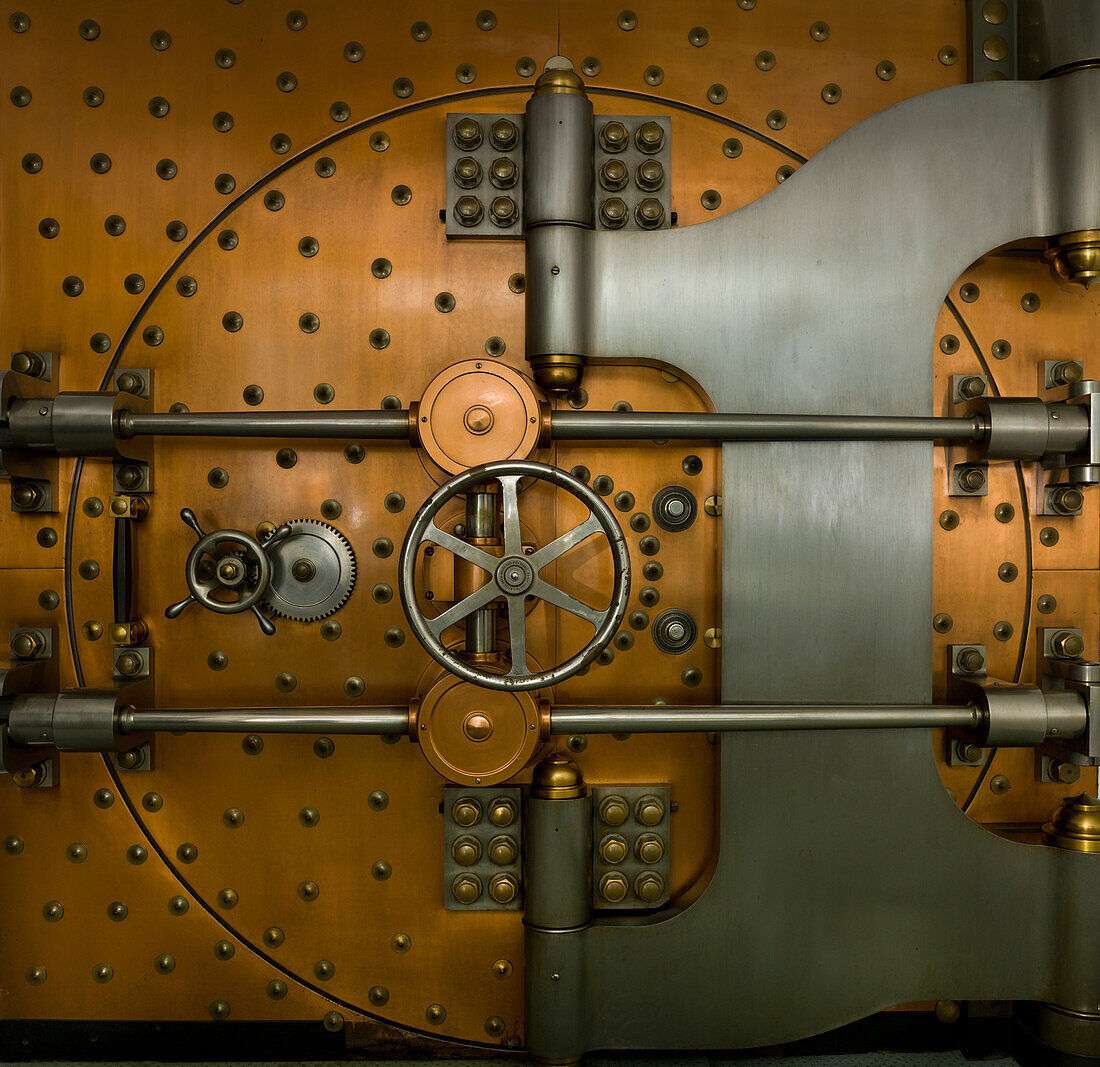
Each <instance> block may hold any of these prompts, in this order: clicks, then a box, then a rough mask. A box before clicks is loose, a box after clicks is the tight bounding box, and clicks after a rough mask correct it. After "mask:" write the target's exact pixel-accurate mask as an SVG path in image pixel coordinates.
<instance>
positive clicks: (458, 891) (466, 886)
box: [451, 874, 481, 904]
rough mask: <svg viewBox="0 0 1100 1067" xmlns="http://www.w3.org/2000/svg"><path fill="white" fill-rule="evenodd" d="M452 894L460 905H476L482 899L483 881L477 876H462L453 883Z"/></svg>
mask: <svg viewBox="0 0 1100 1067" xmlns="http://www.w3.org/2000/svg"><path fill="white" fill-rule="evenodd" d="M451 894H452V895H453V896H454V898H455V900H457V901H458V902H459V904H476V903H477V901H478V900H479V899H480V897H481V879H480V878H478V876H477V875H476V874H460V875H458V877H456V878H455V880H454V881H453V882H451Z"/></svg>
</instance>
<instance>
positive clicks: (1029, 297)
mask: <svg viewBox="0 0 1100 1067" xmlns="http://www.w3.org/2000/svg"><path fill="white" fill-rule="evenodd" d="M1039 304H1040V300H1039V294H1038V293H1024V295H1023V296H1022V297H1021V298H1020V307H1022V308H1023V309H1024V311H1038V310H1039Z"/></svg>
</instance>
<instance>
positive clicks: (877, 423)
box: [550, 411, 987, 443]
mask: <svg viewBox="0 0 1100 1067" xmlns="http://www.w3.org/2000/svg"><path fill="white" fill-rule="evenodd" d="M550 435H551V437H552V438H554V440H557V441H611V440H648V439H653V438H656V439H658V440H661V439H665V438H668V439H679V440H706V441H971V442H974V443H979V442H981V441H984V440H985V438H986V435H987V427H986V425H985V423H984V420H983V419H981V418H980V417H979V416H977V415H967V416H963V417H951V418H933V417H931V416H929V417H920V416H908V415H749V414H721V413H715V412H697V413H690V414H688V413H681V412H664V411H622V412H619V411H555V412H553V414H552V415H551V416H550Z"/></svg>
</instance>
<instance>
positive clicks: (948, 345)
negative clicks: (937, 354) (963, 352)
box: [940, 333, 959, 356]
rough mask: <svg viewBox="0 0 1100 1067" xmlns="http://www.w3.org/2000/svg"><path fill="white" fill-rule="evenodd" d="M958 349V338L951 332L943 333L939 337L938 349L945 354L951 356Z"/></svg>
mask: <svg viewBox="0 0 1100 1067" xmlns="http://www.w3.org/2000/svg"><path fill="white" fill-rule="evenodd" d="M958 350H959V339H958V338H957V337H956V336H955V335H954V334H953V333H945V334H944V335H943V337H941V338H940V351H941V352H942V353H943V354H944V355H947V356H953V355H954V354H955V353H956V352H958Z"/></svg>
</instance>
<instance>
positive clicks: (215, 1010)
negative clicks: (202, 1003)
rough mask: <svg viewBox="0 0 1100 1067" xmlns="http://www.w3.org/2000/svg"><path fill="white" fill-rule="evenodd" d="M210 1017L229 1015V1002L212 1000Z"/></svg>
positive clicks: (218, 1017) (219, 1017)
mask: <svg viewBox="0 0 1100 1067" xmlns="http://www.w3.org/2000/svg"><path fill="white" fill-rule="evenodd" d="M209 1010H210V1017H211V1018H212V1019H225V1018H228V1016H229V1003H228V1001H225V1000H214V1001H211V1003H210V1009H209Z"/></svg>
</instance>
